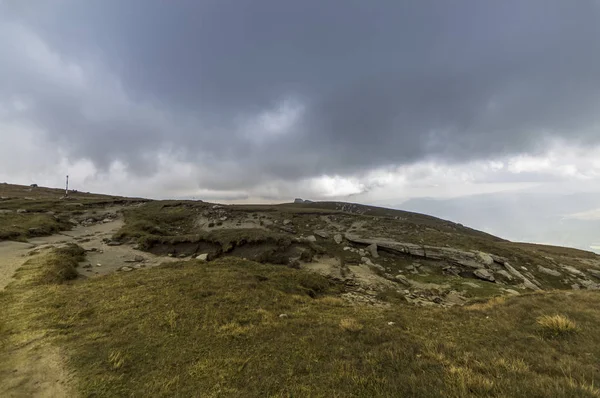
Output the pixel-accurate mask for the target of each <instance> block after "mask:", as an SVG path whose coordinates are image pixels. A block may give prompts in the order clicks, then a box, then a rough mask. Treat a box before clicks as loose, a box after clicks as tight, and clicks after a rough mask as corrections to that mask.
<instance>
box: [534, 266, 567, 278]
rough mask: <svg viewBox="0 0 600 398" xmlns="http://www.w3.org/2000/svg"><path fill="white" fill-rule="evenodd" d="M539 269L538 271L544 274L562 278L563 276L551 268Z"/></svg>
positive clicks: (539, 267) (540, 267)
mask: <svg viewBox="0 0 600 398" xmlns="http://www.w3.org/2000/svg"><path fill="white" fill-rule="evenodd" d="M537 268H538V271H540V272H541V273H542V274H546V275H551V276H561V275H562V274H561V273H560V272H558V271H555V270H553V269H550V268H546V267H542V266H541V265H538V267H537Z"/></svg>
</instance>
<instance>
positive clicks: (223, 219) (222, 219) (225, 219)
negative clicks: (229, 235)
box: [219, 216, 227, 221]
mask: <svg viewBox="0 0 600 398" xmlns="http://www.w3.org/2000/svg"><path fill="white" fill-rule="evenodd" d="M219 220H221V221H227V216H223V217H221V218H219Z"/></svg>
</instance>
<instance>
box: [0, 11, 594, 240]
mask: <svg viewBox="0 0 600 398" xmlns="http://www.w3.org/2000/svg"><path fill="white" fill-rule="evenodd" d="M599 20H600V1H598V0H578V1H564V0H528V1H522V0H504V1H495V2H487V1H486V2H484V1H479V0H454V1H451V2H450V1H444V0H419V1H399V0H389V1H388V0H375V1H370V2H367V1H362V0H329V1H323V0H304V1H286V0H194V1H191V0H190V1H187V0H178V1H164V0H126V1H123V0H86V1H79V0H46V1H42V0H40V1H22V0H0V181H8V182H12V183H22V184H31V183H37V184H40V185H46V186H62V185H63V184H64V178H65V175H66V174H68V175H69V176H70V181H71V186H72V187H73V188H76V189H79V190H82V191H94V192H104V193H112V194H122V195H128V196H144V197H151V198H195V199H203V200H210V201H220V202H282V201H289V200H291V199H293V198H295V197H302V198H309V199H313V200H344V201H352V202H359V203H368V204H375V205H384V206H392V207H396V208H404V207H406V208H408V207H410V209H412V210H415V211H424V212H429V213H433V214H434V215H440V216H442V215H443V216H444V217H446V218H449V219H451V220H454V221H459V222H460V221H461V220H462V221H464V220H467V219H468V220H469V221H470V224H469V225H470V226H473V227H479V228H488V229H490V230H494V227H490V225H493V224H494V221H497V217H496V215H495V214H494V212H493V211H492V212H480V213H481V214H480V215H478V216H476V217H475V216H474V214H471V213H470V212H469V211H465V210H468V208H469V206H472V205H473V203H474V202H473V201H474V200H476V201H483V202H485V201H487V200H488V199H486V198H494V200H495V202H494V203H496V204H495V206H499V209H501V211H497V212H496V214H503V215H504V216H503V221H506V220H513V221H511V224H512V227H511V228H512V229H511V230H504V229H502V228H500V233H502V234H503V236H505V237H507V238H509V239H510V238H515V237H517V236H518V239H530V240H536V241H543V242H550V243H556V242H558V243H560V242H559V240H561V239H562V238H557V237H556V236H557V234H556V233H552V234H546V235H547V236H546V235H544V233H543V231H545V230H547V229H549V228H550V227H549V226H547V225H545V224H543V223H542V224H540V225H539V226H538V227H537V231H536V232H535V233H532V234H529V235H526V236H524V237H523V236H522V234H521V233H520V231H523V230H525V229H524V228H522V227H523V226H524V224H525V223H529V224H528V228H529V227H531V225H530V224H531V223H532V222H533V221H528V220H527V219H526V218H524V217H523V215H522V214H521V215H517V214H519V213H522V212H519V211H518V210H519V209H518V207H519V206H521V204H522V203H529V202H530V200H532V199H531V198H536V199H535V200H536V201H540V203H541V202H545V201H551V202H552V203H554V202H560V203H562V204H564V206H563V205H561V206H554V207H553V206H550V207H547V206H542V205H540V206H534V208H533V209H532V212H535V213H536V214H537V213H540V214H541V215H542V216H544V215H545V216H546V217H550V218H552V217H554V218H556V219H558V220H579V221H585V222H587V221H589V223H592V224H589V223H588V224H589V225H596V227H595V228H596V229H594V227H592V228H591V229H589V231H591V232H590V233H591V234H592V235H593V234H594V233H595V234H596V235H597V239H596V238H594V239H596V241H597V242H598V245H600V227H598V225H599V224H597V223H599V222H600V220H599V219H600V217H599V216H598V214H600V210H598V209H600V202H595V201H594V200H588V199H586V198H595V197H596V196H595V195H596V194H597V193H599V192H600V112H599V111H600V107H599V105H600V23H598V21H599ZM434 204H435V205H434ZM584 204H585V206H584ZM452 209H454V210H452ZM494 217H496V218H494ZM542 218H543V217H542ZM554 218H552V219H554ZM544 219H545V218H544ZM535 222H540V221H539V219H537V218H536V221H535ZM588 224H586V225H588ZM496 229H497V228H496ZM587 230H588V229H586V231H587ZM590 233H588V235H589V234H590ZM563 241H564V239H563ZM586 242H587V241H586ZM574 245H579V246H586V247H587V246H590V245H594V244H592V243H589V244H588V243H584V242H583V240H582V239H579V238H577V239H575V243H574Z"/></svg>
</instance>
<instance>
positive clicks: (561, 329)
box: [537, 314, 577, 336]
mask: <svg viewBox="0 0 600 398" xmlns="http://www.w3.org/2000/svg"><path fill="white" fill-rule="evenodd" d="M537 324H538V325H540V326H541V328H542V330H543V331H544V333H546V334H550V335H552V336H564V335H568V334H571V333H574V332H576V331H577V324H576V323H575V322H574V321H572V320H570V319H569V318H567V317H566V316H564V315H558V314H557V315H542V316H540V317H538V318H537Z"/></svg>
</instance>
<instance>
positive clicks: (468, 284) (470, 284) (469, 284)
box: [462, 282, 481, 289]
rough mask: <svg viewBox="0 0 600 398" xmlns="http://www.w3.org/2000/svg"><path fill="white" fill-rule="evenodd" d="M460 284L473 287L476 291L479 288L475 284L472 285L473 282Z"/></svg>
mask: <svg viewBox="0 0 600 398" xmlns="http://www.w3.org/2000/svg"><path fill="white" fill-rule="evenodd" d="M462 284H463V285H465V286H469V287H474V288H476V289H478V288H480V287H481V286H479V285H478V284H477V283H473V282H463V283H462Z"/></svg>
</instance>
